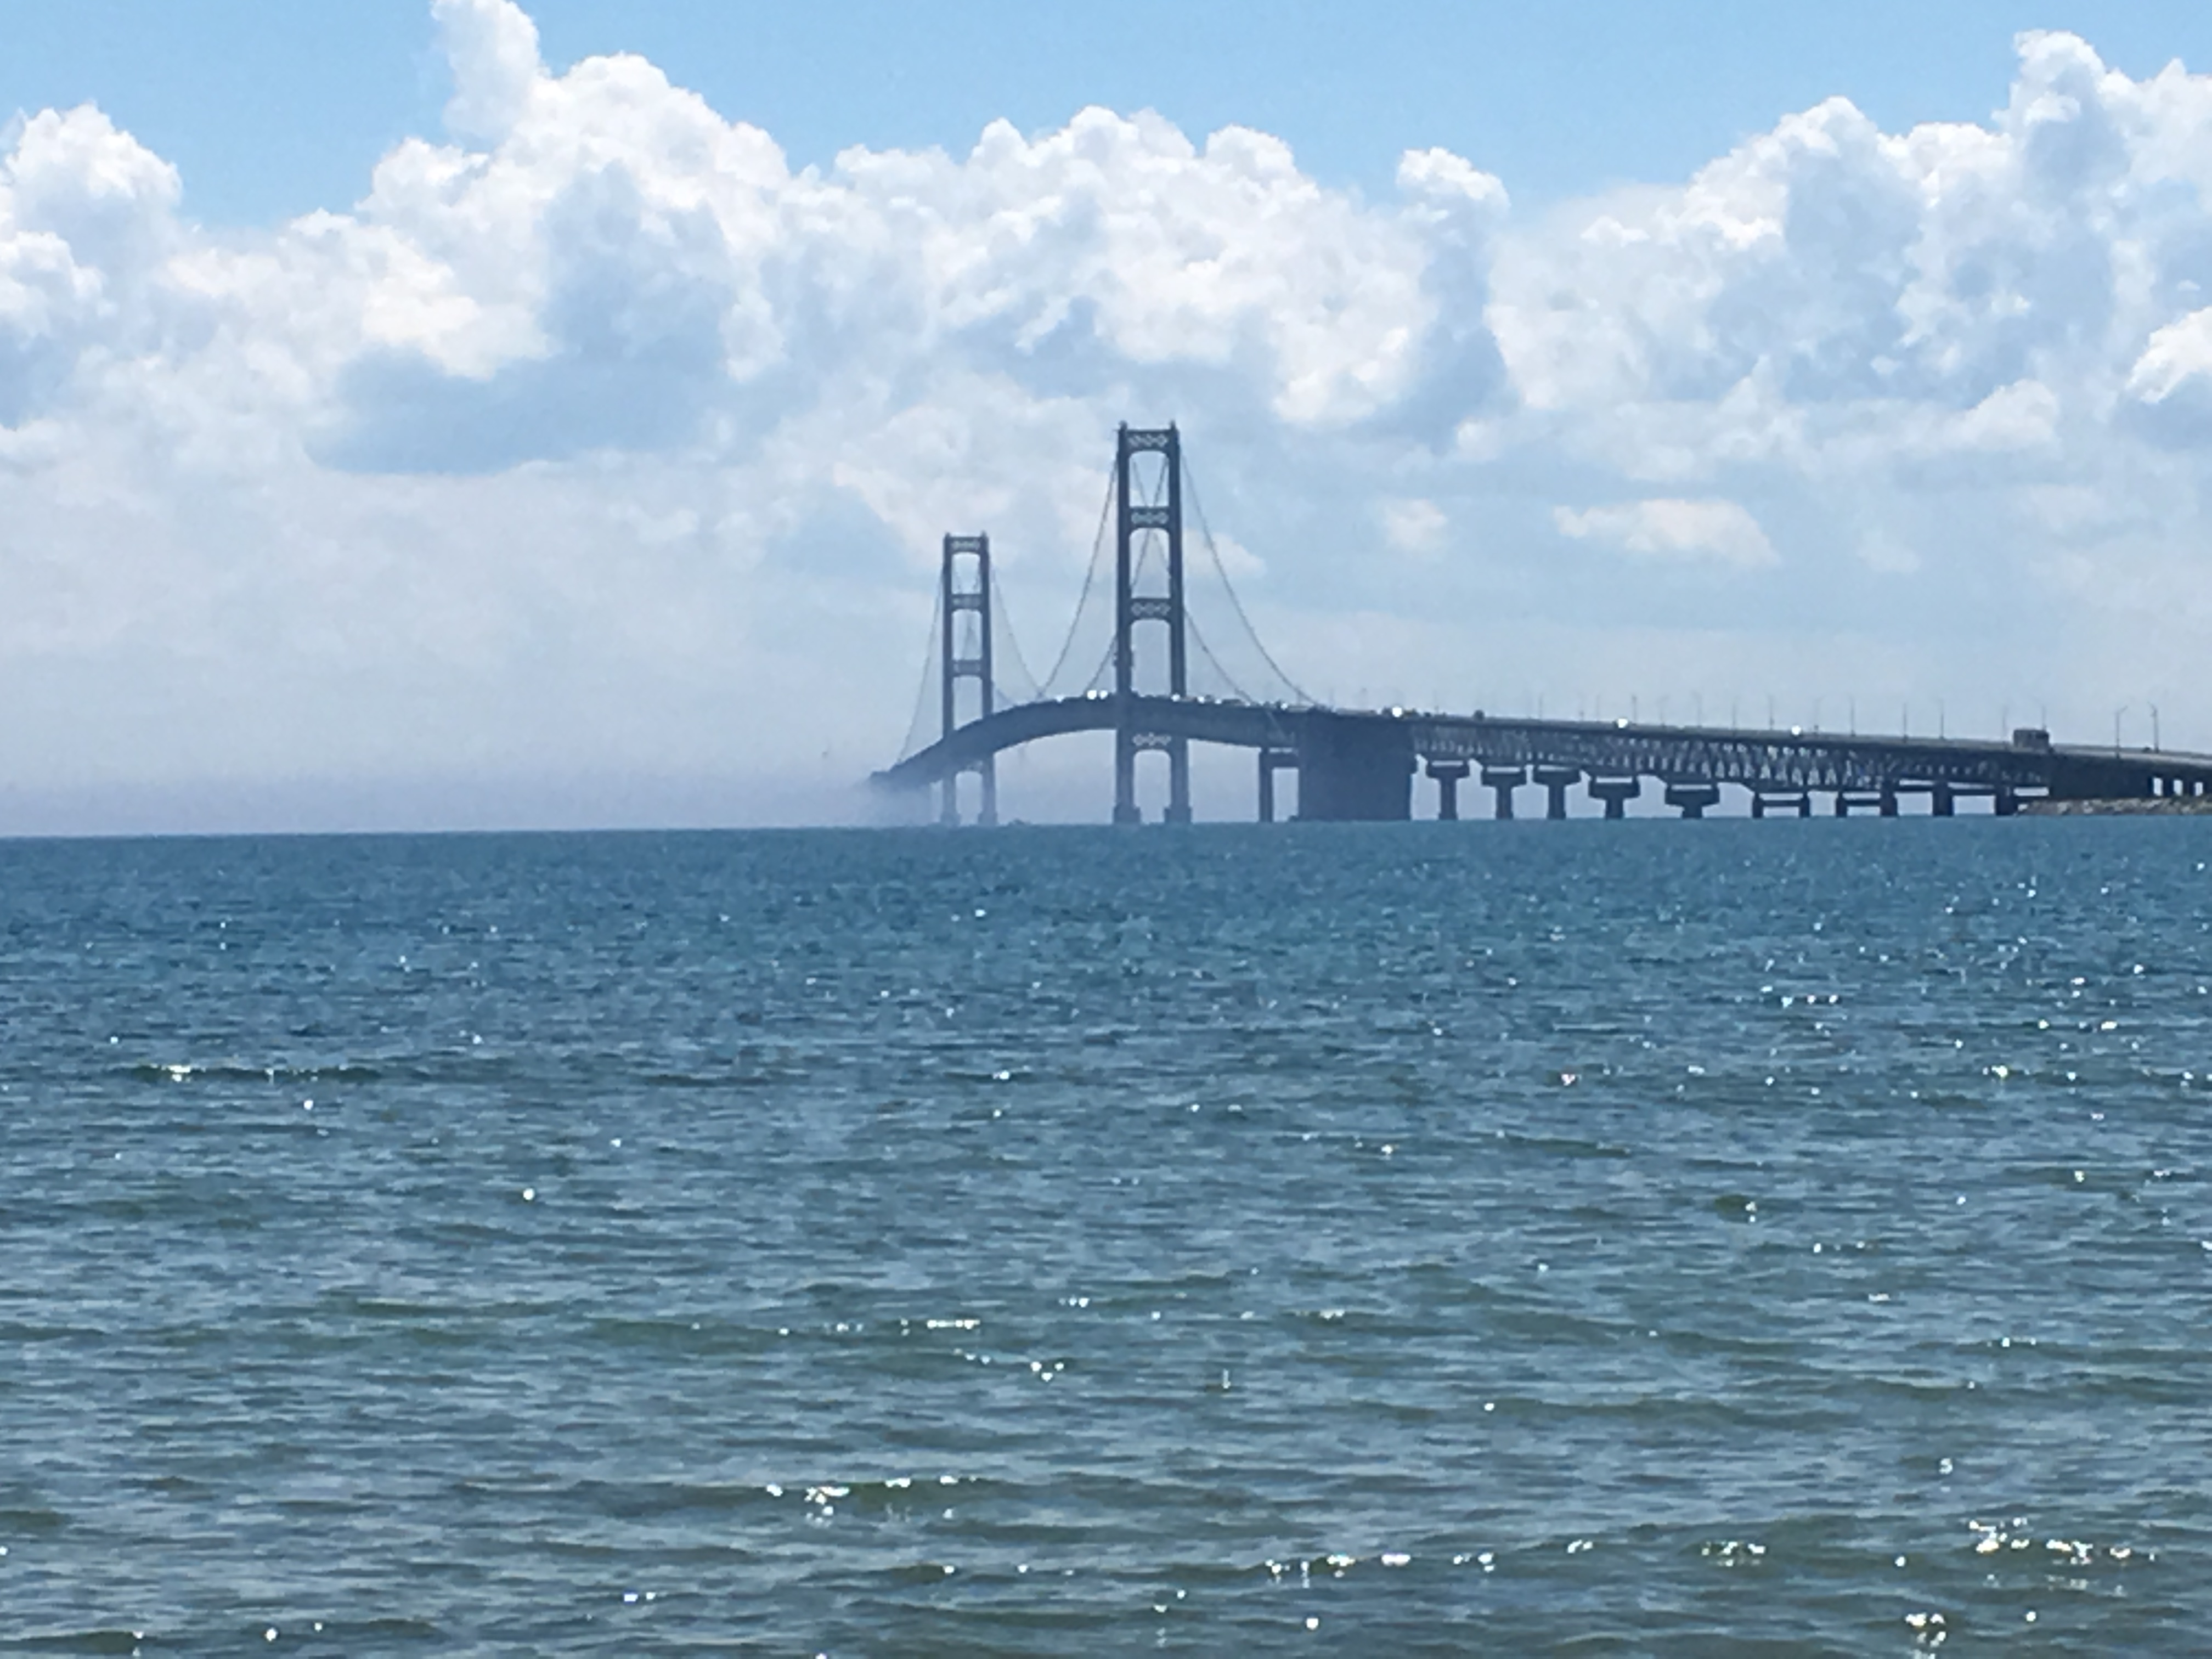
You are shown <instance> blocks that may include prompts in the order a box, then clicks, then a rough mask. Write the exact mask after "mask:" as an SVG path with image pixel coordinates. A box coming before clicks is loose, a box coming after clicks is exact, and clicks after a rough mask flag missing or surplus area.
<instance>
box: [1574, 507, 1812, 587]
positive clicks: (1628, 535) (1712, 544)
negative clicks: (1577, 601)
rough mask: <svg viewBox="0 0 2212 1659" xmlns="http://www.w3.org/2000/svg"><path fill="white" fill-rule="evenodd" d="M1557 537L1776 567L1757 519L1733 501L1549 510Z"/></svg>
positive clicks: (1673, 555)
mask: <svg viewBox="0 0 2212 1659" xmlns="http://www.w3.org/2000/svg"><path fill="white" fill-rule="evenodd" d="M1552 516H1553V523H1555V524H1556V525H1558V526H1559V533H1560V534H1561V535H1563V536H1570V537H1572V538H1575V539H1576V540H1577V541H1583V540H1588V541H1599V542H1609V543H1611V544H1613V545H1614V546H1616V547H1619V548H1622V549H1625V550H1626V551H1628V552H1631V553H1639V554H1644V555H1647V556H1650V557H1653V558H1661V559H1687V560H1693V561H1703V562H1711V563H1715V564H1724V565H1734V566H1736V567H1737V568H1742V569H1752V568H1757V567H1759V566H1760V565H1769V564H1774V563H1776V562H1778V561H1777V559H1776V557H1775V552H1774V547H1773V544H1771V543H1770V542H1769V541H1768V540H1767V539H1766V532H1765V531H1763V530H1761V529H1760V528H1759V520H1756V519H1754V518H1753V517H1752V516H1751V514H1750V513H1747V512H1745V511H1744V509H1743V508H1742V507H1741V506H1739V505H1738V504H1737V503H1736V502H1735V501H1680V500H1677V499H1674V498H1673V497H1669V496H1659V497H1655V498H1654V499H1652V500H1650V501H1627V502H1623V503H1622V504H1620V505H1619V506H1615V507H1588V508H1585V509H1583V511H1581V512H1577V511H1575V510H1574V509H1572V508H1571V507H1558V508H1555V509H1554V510H1553V515H1552Z"/></svg>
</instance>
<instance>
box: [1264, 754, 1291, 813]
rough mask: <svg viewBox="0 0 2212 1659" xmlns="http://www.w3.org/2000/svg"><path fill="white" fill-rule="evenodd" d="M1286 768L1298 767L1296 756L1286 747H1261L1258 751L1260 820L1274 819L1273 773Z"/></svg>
mask: <svg viewBox="0 0 2212 1659" xmlns="http://www.w3.org/2000/svg"><path fill="white" fill-rule="evenodd" d="M1285 768H1288V769H1290V770H1291V771H1293V772H1295V771H1297V769H1298V757H1297V755H1296V753H1294V752H1293V751H1292V750H1288V749H1262V750H1261V751H1260V822H1261V823H1273V822H1274V821H1275V774H1276V773H1278V772H1280V771H1282V770H1284V769H1285Z"/></svg>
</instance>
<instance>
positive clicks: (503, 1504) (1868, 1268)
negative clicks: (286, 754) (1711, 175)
mask: <svg viewBox="0 0 2212 1659" xmlns="http://www.w3.org/2000/svg"><path fill="white" fill-rule="evenodd" d="M2208 861H2212V824H2207V823H2197V822H2191V821H2186V820H2181V821H2163V822H2141V821H2138V822H2113V821H2103V822H2097V821H2090V822H2066V821H2053V822H2031V821H2027V820H2018V819H2015V820H2005V821H1998V820H1981V821H1973V820H1959V821H1954V822H1951V823H1936V822H1926V821H1923V822H1921V823H1909V822H1898V821H1888V822H1883V821H1879V820H1861V821H1853V822H1845V823H1833V822H1821V821H1815V822H1812V823H1797V822H1789V823H1747V822H1735V823H1726V822H1716V823H1626V824H1621V823H1610V824H1609V823H1592V822H1580V823H1565V824H1554V823H1527V824H1519V825H1492V824H1465V825H1446V824H1428V825H1411V826H1383V827H1376V828H1358V827H1346V828H1343V829H1332V828H1329V827H1326V826H1286V827H1283V828H1278V829H1261V828H1259V827H1256V826H1255V827H1249V828H1243V829H1235V828H1219V829H1200V830H1195V831H1192V832H1189V833H1183V834H1176V833H1170V832H1166V831H1163V830H1158V829H1149V830H1145V831H1140V832H1123V833H1110V832H1106V831H1096V832H1092V831H1082V830H1004V831H999V832H995V833H988V832H963V833H959V834H941V833H925V832H912V833H907V832H896V833H894V832H882V833H820V834H811V833H810V834H791V835H732V836H711V835H702V836H513V837H503V836H485V837H448V838H423V839H406V838H378V839H362V840H265V841H208V842H112V843H76V844H66V843H45V844H40V843H15V844H10V845H6V846H0V1020H4V1027H0V1029H4V1034H5V1046H4V1050H0V1126H4V1133H5V1137H6V1139H5V1146H6V1156H5V1161H4V1164H0V1249H4V1255H3V1256H0V1545H4V1546H5V1550H6V1553H5V1554H4V1555H3V1556H0V1638H4V1639H5V1640H12V1641H14V1642H15V1643H16V1644H19V1645H20V1646H21V1647H25V1648H28V1649H30V1650H37V1651H44V1650H60V1651H94V1652H123V1653H127V1652H130V1651H131V1650H133V1648H134V1646H137V1647H140V1648H143V1651H144V1652H146V1653H147V1654H149V1655H153V1654H160V1653H225V1652H238V1651H242V1650H246V1649H248V1648H251V1649H252V1650H255V1651H291V1650H301V1651H305V1652H324V1653H331V1654H382V1653H422V1654H441V1655H443V1654H463V1653H544V1654H559V1653H633V1652H635V1653H652V1652H678V1651H683V1650H687V1649H693V1648H696V1649H702V1650H705V1649H715V1648H720V1649H722V1650H728V1649H730V1648H731V1647H732V1646H734V1647H738V1648H741V1649H748V1650H750V1649H757V1650H761V1651H764V1652H791V1653H810V1654H811V1653H815V1652H827V1653H830V1654H870V1653H872V1654H913V1653H924V1652H945V1653H1106V1652H1116V1651H1135V1650H1152V1649H1154V1648H1158V1647H1165V1648H1168V1649H1170V1650H1186V1651H1192V1652H1216V1653H1234V1652H1260V1651H1269V1652H1273V1651H1291V1652H1300V1651H1307V1652H1343V1653H1358V1654H1384V1653H1393V1654H1395V1653H1419V1652H1435V1653H1459V1652H1498V1653H1551V1652H1570V1653H1578V1654H1615V1653H1618V1654H1641V1653H1653V1654H1680V1655H1685V1656H1689V1655H1698V1656H1705V1655H1732V1654H1752V1653H1793V1654H1795V1653H1806V1654H1820V1653H1838V1654H1844V1653H1850V1654H1858V1653H1899V1654H1904V1653H1912V1652H1916V1651H1926V1650H1929V1649H1930V1648H1932V1647H1935V1646H1937V1645H1941V1646H1942V1647H1944V1648H1945V1649H1947V1650H1949V1651H1950V1652H1953V1653H1956V1652H1961V1651H1985V1652H2003V1653H2027V1652H2036V1653H2078V1654H2099V1655H2103V1654H2114V1653H2174V1654H2190V1653H2203V1652H2205V1651H2208V1650H2212V1638H2209V1637H2208V1632H2212V1550H2208V1545H2212V1497H2208V1488H2207V1477H2208V1472H2212V1447H2208V1439H2212V1411H2209V1410H2208V1407H2212V1358H2208V1342H2209V1341H2212V1317H2208V1316H2212V1301H2209V1300H2208V1290H2212V1194H2209V1193H2208V1189H2207V1186H2206V1170H2207V1169H2208V1167H2212V1132H2208V1127H2207V1122H2208V1108H2212V936H2208V933H2207V928H2208V924H2212V874H2208V872H2207V869H2206V865H2207V862H2208Z"/></svg>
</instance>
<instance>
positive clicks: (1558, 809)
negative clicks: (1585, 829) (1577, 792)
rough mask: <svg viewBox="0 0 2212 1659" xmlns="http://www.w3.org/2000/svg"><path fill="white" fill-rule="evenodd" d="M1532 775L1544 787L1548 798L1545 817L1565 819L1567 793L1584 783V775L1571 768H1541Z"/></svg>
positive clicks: (1545, 804)
mask: <svg viewBox="0 0 2212 1659" xmlns="http://www.w3.org/2000/svg"><path fill="white" fill-rule="evenodd" d="M1530 775H1531V776H1532V777H1534V779H1535V781H1537V782H1538V783H1541V784H1542V785H1543V786H1544V793H1545V795H1546V797H1547V799H1546V800H1545V803H1544V816H1545V817H1547V818H1563V817H1566V815H1567V791H1568V790H1569V789H1571V787H1574V786H1575V785H1576V784H1578V783H1580V782H1581V781H1583V775H1582V774H1581V772H1579V771H1578V770H1577V769H1575V768H1573V767H1571V766H1539V767H1537V768H1536V769H1534V771H1533V772H1532V773H1531V774H1530Z"/></svg>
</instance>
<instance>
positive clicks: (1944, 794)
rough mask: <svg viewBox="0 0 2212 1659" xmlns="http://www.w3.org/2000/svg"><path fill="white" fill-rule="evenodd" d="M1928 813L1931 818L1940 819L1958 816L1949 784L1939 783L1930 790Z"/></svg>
mask: <svg viewBox="0 0 2212 1659" xmlns="http://www.w3.org/2000/svg"><path fill="white" fill-rule="evenodd" d="M1928 811H1929V816H1930V817H1939V818H1948V817H1955V816H1956V815H1957V807H1956V804H1955V802H1954V798H1953V796H1952V793H1951V786H1950V785H1949V784H1948V783H1939V784H1937V785H1936V786H1935V787H1933V788H1931V789H1930V790H1929V792H1928Z"/></svg>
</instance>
